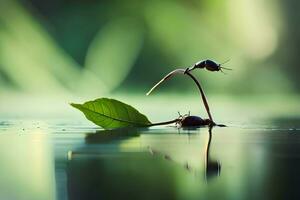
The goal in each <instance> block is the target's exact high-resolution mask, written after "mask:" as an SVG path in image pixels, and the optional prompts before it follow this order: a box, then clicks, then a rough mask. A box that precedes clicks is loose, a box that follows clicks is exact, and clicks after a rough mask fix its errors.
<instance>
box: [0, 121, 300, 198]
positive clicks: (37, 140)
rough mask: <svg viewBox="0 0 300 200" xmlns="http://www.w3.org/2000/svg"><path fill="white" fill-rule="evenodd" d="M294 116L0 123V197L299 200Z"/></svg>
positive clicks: (299, 153)
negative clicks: (108, 124) (110, 124)
mask: <svg viewBox="0 0 300 200" xmlns="http://www.w3.org/2000/svg"><path fill="white" fill-rule="evenodd" d="M299 124H300V123H299V120H298V119H294V120H292V119H288V120H284V119H280V118H279V119H270V120H269V122H268V123H266V124H260V125H253V126H246V125H230V126H229V127H226V128H221V127H215V128H213V129H212V130H211V131H210V130H209V129H208V128H207V127H204V128H198V129H190V130H186V129H178V128H176V127H173V126H161V127H154V128H151V129H121V130H113V131H103V130H101V129H99V128H97V127H95V126H91V125H90V124H89V123H85V121H80V120H79V121H76V120H73V121H71V120H59V121H56V120H43V121H38V120H2V121H1V122H0V159H1V165H0V199H30V200H34V199H299V198H300V192H299V189H298V188H299V183H300V172H299V169H300V134H299V133H300V129H299V128H300V126H299Z"/></svg>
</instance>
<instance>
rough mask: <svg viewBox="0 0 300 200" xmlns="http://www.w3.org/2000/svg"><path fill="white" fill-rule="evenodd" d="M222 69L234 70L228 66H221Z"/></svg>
mask: <svg viewBox="0 0 300 200" xmlns="http://www.w3.org/2000/svg"><path fill="white" fill-rule="evenodd" d="M220 68H221V69H226V70H232V69H231V68H227V67H220Z"/></svg>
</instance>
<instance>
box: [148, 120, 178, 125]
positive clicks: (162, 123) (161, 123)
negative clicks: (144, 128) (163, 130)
mask: <svg viewBox="0 0 300 200" xmlns="http://www.w3.org/2000/svg"><path fill="white" fill-rule="evenodd" d="M178 121H180V119H174V120H171V121H166V122H158V123H153V124H149V125H148V126H159V125H166V124H173V123H176V122H178Z"/></svg>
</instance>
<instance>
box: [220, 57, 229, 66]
mask: <svg viewBox="0 0 300 200" xmlns="http://www.w3.org/2000/svg"><path fill="white" fill-rule="evenodd" d="M229 61H230V58H229V59H227V60H226V61H224V62H222V63H220V65H224V64H225V63H228V62H229Z"/></svg>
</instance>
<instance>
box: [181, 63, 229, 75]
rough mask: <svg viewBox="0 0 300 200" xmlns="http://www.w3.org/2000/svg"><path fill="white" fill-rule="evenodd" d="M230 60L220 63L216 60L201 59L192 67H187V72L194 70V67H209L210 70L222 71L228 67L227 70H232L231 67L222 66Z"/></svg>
mask: <svg viewBox="0 0 300 200" xmlns="http://www.w3.org/2000/svg"><path fill="white" fill-rule="evenodd" d="M228 61H229V60H227V61H225V62H223V63H221V64H218V63H216V62H215V61H212V60H201V61H199V62H197V63H195V64H194V65H193V66H192V67H191V68H189V67H188V68H187V69H186V72H187V71H192V70H194V69H207V70H208V71H212V72H214V71H221V72H223V71H222V69H226V70H231V69H230V68H225V67H222V65H223V64H225V63H227V62H228ZM223 73H224V72H223Z"/></svg>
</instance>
